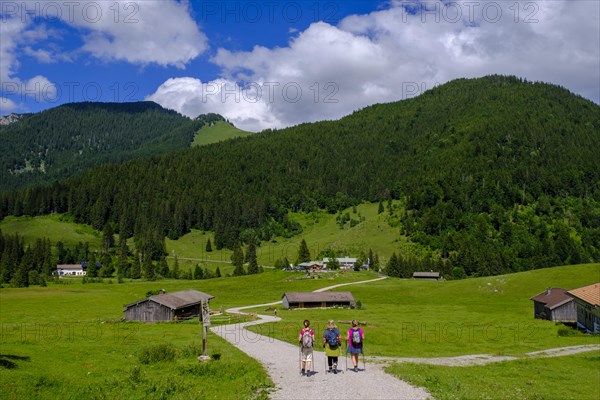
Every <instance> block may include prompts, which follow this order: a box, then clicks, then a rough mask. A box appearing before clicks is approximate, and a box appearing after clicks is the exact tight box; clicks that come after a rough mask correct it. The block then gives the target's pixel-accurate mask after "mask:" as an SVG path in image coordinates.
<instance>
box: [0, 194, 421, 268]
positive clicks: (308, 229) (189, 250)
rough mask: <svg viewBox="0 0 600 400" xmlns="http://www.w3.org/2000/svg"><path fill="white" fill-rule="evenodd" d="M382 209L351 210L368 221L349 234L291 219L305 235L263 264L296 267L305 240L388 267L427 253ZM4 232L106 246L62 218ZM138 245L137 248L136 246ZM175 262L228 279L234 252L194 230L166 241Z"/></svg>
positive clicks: (275, 246)
mask: <svg viewBox="0 0 600 400" xmlns="http://www.w3.org/2000/svg"><path fill="white" fill-rule="evenodd" d="M377 208H378V204H370V203H369V204H361V205H359V206H357V213H356V214H354V213H353V212H352V210H351V209H348V210H345V211H344V212H349V213H350V216H351V217H352V218H354V219H356V220H358V219H359V216H363V217H364V218H365V220H364V221H363V222H361V223H359V224H358V225H356V226H354V227H352V228H351V227H350V225H349V224H348V223H347V224H346V226H345V227H344V229H340V227H339V225H337V224H336V221H335V219H336V215H333V214H327V213H325V212H313V213H310V214H298V213H294V214H290V219H292V220H295V221H298V222H299V223H300V224H301V225H302V227H303V232H302V234H301V235H298V236H295V237H292V238H282V237H277V238H275V239H274V240H273V241H271V242H263V243H262V244H261V246H260V247H258V248H257V256H258V262H259V264H261V265H266V266H272V265H273V264H274V263H275V261H276V260H277V259H279V258H284V257H287V258H288V260H289V261H290V262H295V260H296V258H297V252H298V247H299V245H300V241H301V240H302V239H305V240H306V242H307V244H308V246H309V249H310V251H311V255H312V256H313V257H316V256H317V254H318V253H319V252H320V251H322V250H324V249H325V248H327V247H333V248H336V249H345V250H346V252H345V253H347V254H348V255H349V256H354V257H356V256H358V255H359V254H360V252H361V251H364V252H368V251H369V248H371V249H373V251H374V252H376V253H378V254H379V257H380V261H381V262H382V264H383V265H385V263H386V262H387V260H388V259H389V256H390V255H391V254H392V252H400V253H414V252H419V251H421V250H420V249H419V248H418V247H417V245H415V244H413V243H411V242H409V241H407V240H406V238H404V237H401V236H400V235H399V234H398V230H397V229H395V228H392V227H390V225H389V224H388V222H387V219H388V218H389V213H388V212H387V211H385V212H384V213H382V214H377ZM0 229H1V230H2V232H3V233H5V234H14V233H19V234H20V235H22V236H24V237H25V241H26V243H31V242H34V241H35V239H37V238H42V237H50V240H51V242H52V244H56V242H57V241H58V240H62V241H63V243H65V245H67V246H74V245H76V244H77V243H78V242H86V241H88V242H90V247H91V248H92V249H99V248H100V246H101V236H102V235H101V232H98V231H95V230H94V229H92V228H90V227H89V226H87V225H82V224H75V223H73V222H70V221H69V220H68V218H66V217H63V216H60V215H52V216H44V217H33V218H31V217H18V218H17V217H12V216H9V217H6V218H5V219H4V220H2V221H0ZM209 238H210V240H211V243H213V251H212V252H206V241H207V240H208V239H209ZM130 246H133V243H130ZM166 246H167V252H168V253H169V262H170V264H171V265H173V256H174V255H177V257H178V258H179V267H180V270H182V271H184V270H187V269H190V268H193V267H194V266H195V265H196V264H198V263H199V264H200V265H201V266H202V267H208V268H209V269H211V270H214V269H215V268H216V267H217V266H219V268H220V270H221V273H222V274H227V273H231V272H232V271H233V268H232V267H231V265H230V261H231V251H230V250H228V249H222V250H216V249H215V246H214V235H213V233H212V232H202V231H198V230H193V231H192V232H190V233H188V234H187V235H184V236H183V237H181V238H179V239H177V240H170V239H168V238H167V239H166Z"/></svg>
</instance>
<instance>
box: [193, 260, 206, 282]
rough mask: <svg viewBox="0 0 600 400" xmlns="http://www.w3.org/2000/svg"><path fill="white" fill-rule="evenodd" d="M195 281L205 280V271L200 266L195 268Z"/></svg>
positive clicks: (197, 265)
mask: <svg viewBox="0 0 600 400" xmlns="http://www.w3.org/2000/svg"><path fill="white" fill-rule="evenodd" d="M194 279H204V271H202V268H200V264H196V266H195V267H194Z"/></svg>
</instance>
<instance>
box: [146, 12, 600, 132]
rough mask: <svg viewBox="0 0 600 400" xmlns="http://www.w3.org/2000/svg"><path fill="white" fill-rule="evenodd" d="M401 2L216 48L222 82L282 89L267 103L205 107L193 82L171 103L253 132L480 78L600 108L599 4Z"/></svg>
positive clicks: (180, 85)
mask: <svg viewBox="0 0 600 400" xmlns="http://www.w3.org/2000/svg"><path fill="white" fill-rule="evenodd" d="M446 3H447V2H446ZM406 4H407V3H405V2H393V3H392V5H393V6H392V8H390V9H386V10H381V11H376V12H372V13H370V14H367V15H353V16H349V17H347V18H345V19H344V20H342V21H341V22H340V23H339V24H338V25H337V26H332V25H330V24H327V23H324V22H317V23H314V24H312V25H310V27H308V28H307V29H306V30H305V31H303V32H301V33H299V34H297V35H296V37H294V38H293V39H291V40H290V42H289V44H288V46H286V47H275V48H266V47H262V46H256V47H255V48H254V49H253V50H252V51H239V52H237V51H229V50H226V49H219V50H218V51H217V53H216V55H215V56H214V57H213V59H212V61H213V62H214V63H215V64H217V65H218V66H220V67H221V68H222V75H223V77H224V78H225V79H227V80H228V81H230V82H235V81H237V82H243V83H248V82H257V83H258V84H264V83H271V84H272V85H273V84H279V86H277V87H276V90H275V91H274V94H275V99H274V101H272V102H271V101H267V100H266V99H265V98H262V99H261V101H260V102H255V103H248V102H244V101H242V102H241V103H235V102H234V101H233V100H232V99H229V100H226V101H225V102H220V103H219V104H215V103H211V102H209V101H204V102H203V101H201V97H198V95H197V94H195V93H194V94H190V92H188V91H186V90H185V89H186V88H187V85H188V84H190V82H189V81H187V80H189V79H192V78H185V79H186V80H169V81H168V82H169V83H170V91H169V95H168V98H169V99H171V100H170V102H169V104H171V105H173V106H174V108H176V109H178V108H177V103H180V104H181V105H182V107H183V105H184V106H185V113H186V114H188V115H197V114H199V113H202V112H229V113H233V112H234V110H235V109H236V107H240V108H242V109H243V110H244V112H245V113H254V114H253V117H254V119H255V120H258V122H257V123H255V122H253V125H256V126H260V127H262V128H267V127H274V126H288V125H292V124H296V123H300V122H304V121H314V120H319V119H331V118H339V117H341V116H343V115H345V114H348V113H350V112H352V111H353V110H355V109H357V108H360V107H364V106H366V105H369V104H373V103H377V102H387V101H394V100H400V99H403V98H406V97H411V96H412V95H415V94H418V93H419V92H421V91H422V89H428V88H431V87H433V86H434V85H435V84H439V83H444V82H447V81H448V80H451V79H455V78H459V77H477V76H483V75H487V74H513V75H518V76H521V77H524V78H527V79H529V80H541V81H547V82H552V83H556V84H560V85H563V86H565V87H567V88H569V89H570V90H572V91H574V92H576V93H578V94H581V95H583V96H585V97H587V98H590V99H592V100H594V101H596V102H600V88H599V85H600V77H599V75H598V74H599V72H598V71H599V68H600V35H599V29H600V22H599V21H598V15H599V7H600V5H599V3H598V2H592V1H582V0H575V1H551V2H529V1H527V2H520V3H518V4H515V3H514V2H496V1H492V2H489V1H488V2H485V1H484V2H464V3H463V2H459V3H450V4H453V5H449V6H445V5H444V4H443V3H442V2H434V1H428V2H425V3H423V4H424V6H426V7H427V8H428V10H427V12H425V13H416V14H415V13H414V11H415V8H413V10H412V12H406V10H405V9H404V8H403V6H404V5H406ZM410 4H412V5H415V4H416V2H411V3H410ZM452 7H454V8H452ZM500 7H501V8H500ZM459 13H460V14H459ZM168 82H165V84H163V86H165V85H166V84H167V83H168ZM286 85H287V88H288V89H290V88H291V89H295V88H297V87H299V88H301V89H302V96H301V97H300V98H299V99H297V98H294V96H293V94H294V92H293V90H292V92H290V93H287V94H288V96H287V98H286V96H285V94H286V93H284V90H283V88H285V87H286ZM163 86H161V88H159V89H158V90H157V92H156V93H155V94H154V95H153V96H152V98H153V99H155V100H156V101H158V102H161V101H165V100H164V99H165V98H167V94H166V91H165V88H164V87H163ZM317 87H318V91H317ZM177 90H181V92H179V93H177V92H176V91H177ZM290 94H291V96H290ZM290 97H292V98H293V100H294V101H290ZM199 99H200V100H199ZM336 101H337V102H336ZM161 104H162V103H161ZM179 110H180V111H181V109H179ZM225 115H226V114H225ZM226 116H227V115H226ZM245 128H246V129H248V127H247V126H245Z"/></svg>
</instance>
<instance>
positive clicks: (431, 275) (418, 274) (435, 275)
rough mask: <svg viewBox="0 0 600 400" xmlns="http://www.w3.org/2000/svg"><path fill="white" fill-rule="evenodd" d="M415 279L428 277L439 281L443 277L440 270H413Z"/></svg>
mask: <svg viewBox="0 0 600 400" xmlns="http://www.w3.org/2000/svg"><path fill="white" fill-rule="evenodd" d="M412 277H413V279H428V280H430V281H439V280H440V279H442V277H441V276H440V273H439V272H413V275H412Z"/></svg>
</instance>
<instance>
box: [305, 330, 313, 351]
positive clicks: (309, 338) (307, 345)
mask: <svg viewBox="0 0 600 400" xmlns="http://www.w3.org/2000/svg"><path fill="white" fill-rule="evenodd" d="M312 345H313V340H312V336H311V335H310V329H305V330H304V333H302V347H304V348H305V349H307V348H311V347H312Z"/></svg>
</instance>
